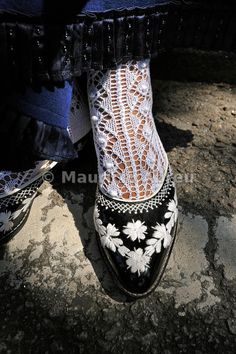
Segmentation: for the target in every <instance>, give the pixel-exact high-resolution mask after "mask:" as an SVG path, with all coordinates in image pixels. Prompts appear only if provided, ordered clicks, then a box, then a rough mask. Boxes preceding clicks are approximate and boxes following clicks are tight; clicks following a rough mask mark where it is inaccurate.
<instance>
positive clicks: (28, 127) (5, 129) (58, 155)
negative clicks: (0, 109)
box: [0, 110, 78, 171]
mask: <svg viewBox="0 0 236 354" xmlns="http://www.w3.org/2000/svg"><path fill="white" fill-rule="evenodd" d="M0 151H1V159H0V170H19V171H21V170H26V169H30V168H32V166H34V162H35V161H37V160H53V161H57V162H60V161H63V160H68V159H74V158H77V157H78V154H77V152H76V150H75V148H74V145H73V143H72V141H71V139H70V137H69V134H68V132H67V130H66V129H63V128H60V127H56V126H51V125H49V124H46V123H44V122H41V121H38V120H36V119H33V118H31V117H28V116H25V115H21V114H20V113H19V112H17V113H16V112H15V111H10V110H8V111H7V113H6V112H5V114H4V118H3V117H1V124H0Z"/></svg>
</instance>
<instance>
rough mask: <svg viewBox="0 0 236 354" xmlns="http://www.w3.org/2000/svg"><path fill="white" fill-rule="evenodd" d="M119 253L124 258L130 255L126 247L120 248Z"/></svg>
mask: <svg viewBox="0 0 236 354" xmlns="http://www.w3.org/2000/svg"><path fill="white" fill-rule="evenodd" d="M118 252H119V253H120V254H121V255H122V256H123V257H125V256H127V255H128V254H129V253H130V249H129V248H128V247H126V246H124V245H123V246H120V247H119V248H118Z"/></svg>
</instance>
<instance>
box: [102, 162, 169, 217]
mask: <svg viewBox="0 0 236 354" xmlns="http://www.w3.org/2000/svg"><path fill="white" fill-rule="evenodd" d="M174 185H175V184H174V179H173V174H172V171H171V169H170V168H169V169H168V171H167V175H166V178H165V181H164V183H163V186H162V188H161V189H160V191H159V192H158V193H157V194H156V195H155V196H153V197H152V198H150V199H148V200H145V201H143V202H138V203H135V202H134V203H125V202H123V203H122V202H118V201H116V200H112V199H108V198H107V197H106V196H105V195H103V194H102V193H101V192H100V191H99V189H97V192H96V202H97V204H98V205H101V206H103V207H105V208H106V209H109V210H111V211H115V210H116V211H118V213H129V214H133V213H134V214H137V213H143V212H144V211H145V212H148V211H149V210H150V209H154V208H157V207H158V206H159V205H161V204H162V203H163V201H164V200H165V199H166V198H167V197H168V195H169V193H170V190H171V188H173V187H174Z"/></svg>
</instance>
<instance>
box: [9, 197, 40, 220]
mask: <svg viewBox="0 0 236 354" xmlns="http://www.w3.org/2000/svg"><path fill="white" fill-rule="evenodd" d="M35 194H36V193H35ZM35 194H34V195H33V196H32V197H30V198H26V199H24V200H23V202H22V207H21V208H20V209H19V210H16V211H15V212H14V213H12V217H13V219H16V218H18V216H19V215H20V214H21V213H26V211H27V209H29V207H30V203H31V202H32V199H33V198H34V197H35Z"/></svg>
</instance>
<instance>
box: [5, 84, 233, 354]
mask: <svg viewBox="0 0 236 354" xmlns="http://www.w3.org/2000/svg"><path fill="white" fill-rule="evenodd" d="M153 87H154V113H155V118H156V122H157V128H158V131H159V133H160V136H161V138H162V140H163V143H164V146H165V148H166V150H167V152H168V156H169V159H170V162H171V165H172V168H173V170H174V172H175V176H176V177H175V178H176V184H177V189H178V196H179V203H180V224H179V233H178V237H177V240H176V244H175V247H174V249H173V252H172V255H171V258H170V261H169V264H168V266H167V269H166V271H165V274H164V277H163V279H162V281H161V284H160V286H159V287H158V288H157V289H156V291H155V292H154V293H153V294H151V295H150V296H149V297H147V298H145V299H142V300H137V301H133V302H131V301H128V299H127V298H126V297H125V296H124V295H123V294H121V293H120V292H119V290H118V289H117V288H116V286H115V284H114V282H113V280H112V278H111V276H110V274H109V273H108V271H107V269H106V266H105V265H104V263H103V260H102V259H101V256H100V253H99V250H98V247H97V244H96V241H95V234H94V229H93V222H92V212H93V205H94V194H95V190H96V183H66V184H63V183H62V170H64V171H71V170H72V171H75V173H76V174H79V173H86V174H87V175H89V174H90V175H92V176H94V174H96V159H95V153H94V150H93V146H92V143H91V142H88V145H87V148H86V152H85V153H84V154H81V157H80V160H78V161H75V162H73V163H69V164H67V165H64V166H61V167H58V168H56V169H55V172H54V173H55V179H54V181H53V183H52V184H49V183H46V182H45V183H44V185H43V186H42V187H41V190H40V193H39V195H38V196H37V198H36V199H35V201H34V204H33V207H32V210H31V213H30V217H29V219H28V222H27V223H26V225H25V226H24V228H23V229H22V231H21V232H20V233H19V234H18V235H17V236H16V237H15V238H14V239H13V240H12V241H11V242H9V244H8V245H6V246H5V247H2V248H0V319H1V326H0V353H4V354H5V353H14V354H15V353H34V354H37V353H44V354H46V353H94V352H95V351H96V352H98V353H130V352H135V353H153V354H156V353H157V354H158V353H160V352H162V353H164V354H172V353H194V354H201V353H208V354H209V353H234V352H235V346H236V339H235V334H236V285H235V277H236V276H235V270H236V265H235V257H234V255H235V254H236V234H235V229H236V225H235V217H236V216H234V215H235V214H236V210H235V209H236V205H235V200H236V181H235V176H236V171H235V162H236V160H235V156H236V145H235V142H236V115H235V114H234V113H233V112H235V111H236V88H235V86H231V85H228V84H211V85H209V84H203V83H180V82H171V81H154V82H153ZM88 152H89V159H88ZM88 160H89V161H88Z"/></svg>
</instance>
